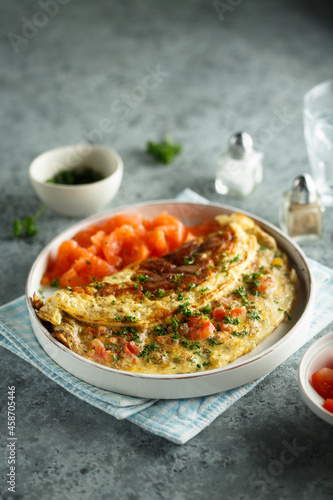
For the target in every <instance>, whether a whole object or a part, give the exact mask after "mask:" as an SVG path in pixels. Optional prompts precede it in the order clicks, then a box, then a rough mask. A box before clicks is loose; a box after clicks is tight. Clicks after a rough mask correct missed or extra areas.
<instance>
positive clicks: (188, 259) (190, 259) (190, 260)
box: [184, 255, 195, 264]
mask: <svg viewBox="0 0 333 500" xmlns="http://www.w3.org/2000/svg"><path fill="white" fill-rule="evenodd" d="M194 260H195V259H194V256H193V255H192V257H188V255H185V257H184V263H185V264H193V263H194Z"/></svg>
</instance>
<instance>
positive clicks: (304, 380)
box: [298, 332, 333, 425]
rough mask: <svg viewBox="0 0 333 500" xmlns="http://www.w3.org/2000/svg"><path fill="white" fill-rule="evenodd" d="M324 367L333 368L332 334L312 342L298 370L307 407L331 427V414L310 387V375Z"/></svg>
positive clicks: (332, 414) (332, 417)
mask: <svg viewBox="0 0 333 500" xmlns="http://www.w3.org/2000/svg"><path fill="white" fill-rule="evenodd" d="M326 366H328V367H332V366H333V332H330V333H328V334H327V335H325V336H324V337H321V338H320V339H319V340H317V341H316V342H314V343H313V344H312V345H311V346H310V347H309V349H308V350H307V351H306V352H305V354H304V356H303V358H302V360H301V362H300V365H299V369H298V384H299V387H300V390H301V395H302V398H303V400H304V401H305V403H306V404H307V405H308V407H309V408H310V409H311V410H312V411H313V413H315V414H316V415H317V416H318V417H320V418H322V419H323V420H325V422H328V423H329V424H331V425H333V413H330V412H329V411H327V410H325V408H324V407H323V403H324V399H323V398H322V397H321V396H320V395H319V394H318V392H317V391H315V389H314V388H313V387H312V383H311V379H312V375H313V374H314V373H315V372H316V371H318V370H320V369H321V368H325V367H326Z"/></svg>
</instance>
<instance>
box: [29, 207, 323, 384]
mask: <svg viewBox="0 0 333 500" xmlns="http://www.w3.org/2000/svg"><path fill="white" fill-rule="evenodd" d="M165 204H168V205H192V206H202V207H207V206H209V207H212V208H220V209H221V210H224V211H227V212H230V213H233V212H237V213H241V214H244V215H247V216H248V217H251V218H252V219H253V220H254V221H255V222H259V223H260V225H262V226H266V227H267V228H269V229H270V230H271V231H272V232H273V233H277V234H278V235H279V236H280V237H281V238H282V239H284V240H285V241H286V242H287V243H288V244H289V245H291V246H292V247H293V248H294V249H295V250H296V251H297V254H298V256H299V257H301V260H302V263H303V266H304V271H305V272H306V275H307V280H308V285H309V294H308V297H307V302H306V304H305V305H304V310H303V312H302V314H301V316H300V318H299V319H298V320H297V322H296V323H295V324H294V326H293V327H292V328H291V329H290V330H289V331H288V332H287V333H286V334H285V335H284V336H283V337H282V338H281V339H280V340H278V341H277V342H275V343H274V344H273V345H272V346H270V347H268V348H267V349H265V350H264V351H263V352H260V353H258V354H256V355H254V356H252V357H251V358H249V359H246V360H245V361H243V362H242V361H240V360H241V358H242V357H240V358H238V359H237V360H235V364H229V365H226V366H224V367H222V368H215V369H213V370H205V371H203V372H197V373H179V374H174V375H168V374H149V373H138V372H127V371H124V370H116V369H115V368H110V367H108V366H103V365H100V364H98V363H95V362H94V361H91V360H89V359H86V358H83V357H82V356H80V355H79V354H76V353H75V352H73V351H71V350H70V349H68V348H67V347H66V346H64V345H63V344H61V343H60V342H59V341H57V340H55V339H54V338H53V337H52V335H51V334H50V332H49V331H48V330H47V329H46V327H45V326H44V325H43V324H42V323H40V321H39V319H38V318H37V316H36V313H35V310H34V308H33V306H32V303H31V298H30V296H29V295H28V289H29V288H30V283H31V280H32V276H33V274H34V271H35V269H36V267H37V265H38V262H39V260H40V259H41V258H42V257H44V256H46V255H47V254H48V253H49V252H50V249H51V247H52V246H53V245H54V243H55V242H56V240H57V239H61V237H62V236H63V235H64V234H65V233H66V232H67V231H68V232H73V234H74V233H75V230H78V229H79V228H81V226H82V227H84V226H86V225H89V224H93V223H94V222H96V221H97V220H103V219H104V218H106V217H108V216H112V215H115V214H117V213H119V212H124V211H127V210H132V209H133V210H135V209H140V208H144V207H147V206H158V205H165ZM286 253H287V252H286ZM288 257H290V256H289V255H288ZM292 260H294V259H292ZM25 296H26V301H27V305H28V310H29V313H30V315H32V317H33V318H34V319H35V320H36V321H37V322H38V326H39V328H40V329H41V330H42V331H43V333H44V335H45V336H46V337H47V338H48V340H50V341H51V342H52V343H53V344H54V345H55V346H56V347H57V348H58V349H60V350H62V351H63V352H65V353H66V354H68V355H71V356H73V357H74V358H75V359H76V360H78V361H81V362H82V363H83V364H86V363H87V364H89V365H91V366H93V367H94V368H96V370H101V371H102V372H106V373H109V374H121V375H124V376H126V377H129V378H142V379H151V380H154V379H155V380H181V379H192V378H198V377H199V378H201V377H207V376H210V375H213V374H217V373H222V372H232V371H233V370H235V369H237V368H240V367H242V366H246V365H248V364H251V363H253V362H254V361H256V360H258V359H261V358H263V357H265V356H268V355H269V354H270V353H271V352H272V351H274V350H275V349H276V348H277V347H279V346H280V345H281V344H283V343H284V342H286V340H287V339H288V338H289V337H290V336H291V335H292V334H293V332H294V331H295V330H296V329H298V328H299V327H300V325H301V324H302V323H303V322H304V321H305V319H304V315H305V312H306V311H307V310H308V308H309V307H311V305H312V303H313V301H314V289H313V281H312V275H311V271H310V269H309V266H308V264H307V261H306V256H305V253H304V252H303V250H302V249H301V248H300V246H299V245H298V244H297V243H296V242H295V241H293V240H291V238H290V237H289V236H288V235H286V234H285V233H283V231H281V230H280V229H279V228H277V227H276V226H274V224H271V223H270V222H268V221H266V220H265V219H262V218H261V217H259V216H256V215H253V214H251V213H250V212H247V211H245V210H240V209H239V208H237V207H233V206H231V205H224V204H220V203H211V202H207V203H204V202H202V203H200V202H199V203H198V202H191V201H182V200H168V199H165V200H158V201H147V202H141V203H135V204H128V205H122V206H120V207H116V208H114V209H111V210H107V211H103V212H101V213H99V214H97V215H93V216H90V217H87V218H85V219H82V220H81V221H79V222H76V223H75V224H73V225H71V226H69V227H68V228H67V229H65V230H64V231H62V232H61V233H59V234H58V235H57V236H55V237H54V238H53V239H52V240H51V241H50V242H49V243H48V244H47V245H46V246H45V247H44V248H43V250H42V251H41V252H40V253H39V254H38V256H37V257H36V259H35V261H34V263H33V265H32V267H31V269H30V272H29V275H28V278H27V281H26V287H25ZM51 359H52V358H51Z"/></svg>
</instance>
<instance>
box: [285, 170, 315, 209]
mask: <svg viewBox="0 0 333 500" xmlns="http://www.w3.org/2000/svg"><path fill="white" fill-rule="evenodd" d="M316 200H317V188H316V184H315V181H314V180H313V178H312V177H311V175H310V174H302V175H299V176H298V177H296V179H295V180H294V182H293V184H292V188H291V201H292V202H294V203H297V204H298V205H308V204H309V203H314V202H315V201H316Z"/></svg>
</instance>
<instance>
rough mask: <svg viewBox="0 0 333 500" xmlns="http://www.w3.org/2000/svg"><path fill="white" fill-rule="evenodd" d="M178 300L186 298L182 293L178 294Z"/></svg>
mask: <svg viewBox="0 0 333 500" xmlns="http://www.w3.org/2000/svg"><path fill="white" fill-rule="evenodd" d="M177 296H178V300H184V296H183V294H182V293H181V292H179V293H178V295H177Z"/></svg>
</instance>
